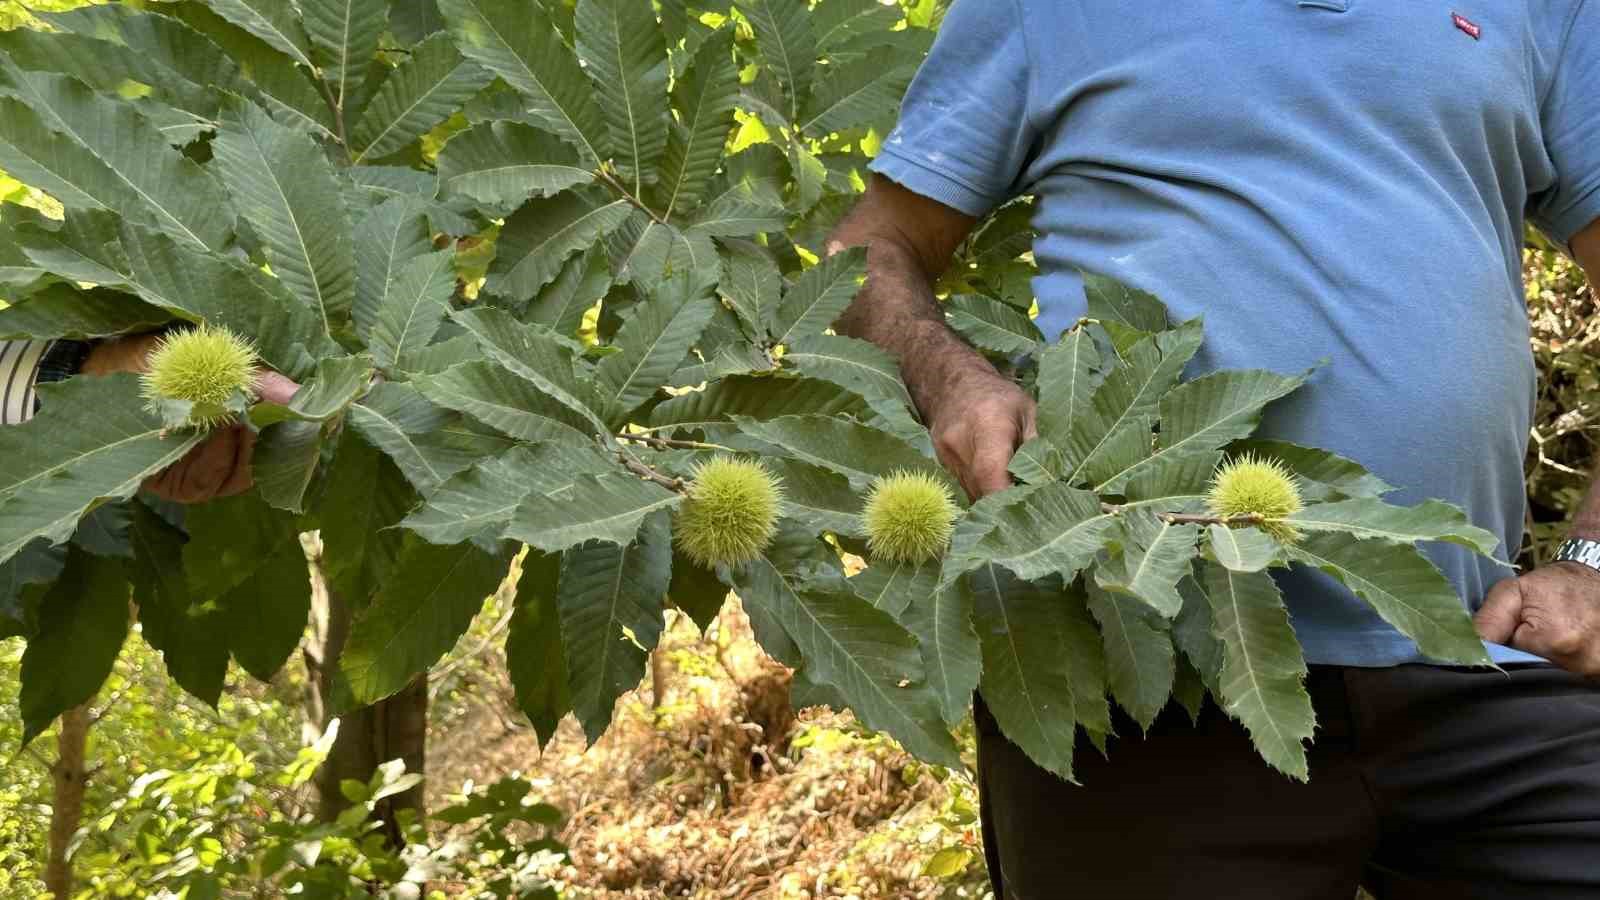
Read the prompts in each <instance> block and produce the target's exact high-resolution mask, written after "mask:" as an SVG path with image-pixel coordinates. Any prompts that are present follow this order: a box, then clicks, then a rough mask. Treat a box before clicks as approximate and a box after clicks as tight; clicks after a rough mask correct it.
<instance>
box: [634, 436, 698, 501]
mask: <svg viewBox="0 0 1600 900" xmlns="http://www.w3.org/2000/svg"><path fill="white" fill-rule="evenodd" d="M617 458H618V459H620V460H622V464H623V465H624V466H626V467H627V468H628V471H629V472H632V473H633V474H635V475H637V476H639V477H640V478H643V479H644V480H646V481H653V482H655V483H656V484H659V485H661V486H662V487H664V488H666V489H667V490H669V491H676V492H677V493H680V494H681V493H683V492H684V490H685V489H686V485H685V484H684V483H683V479H682V478H668V477H667V476H665V475H663V474H661V473H660V472H657V471H656V470H655V469H652V468H650V467H649V466H647V465H645V464H644V462H643V461H641V460H640V459H639V457H637V456H634V455H633V453H632V452H630V451H629V450H628V448H627V447H623V446H620V445H619V446H618V447H617Z"/></svg>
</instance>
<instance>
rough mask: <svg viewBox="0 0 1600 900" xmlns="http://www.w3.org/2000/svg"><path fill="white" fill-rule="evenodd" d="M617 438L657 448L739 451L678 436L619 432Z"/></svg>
mask: <svg viewBox="0 0 1600 900" xmlns="http://www.w3.org/2000/svg"><path fill="white" fill-rule="evenodd" d="M617 440H619V441H633V442H634V443H637V444H644V445H645V446H646V447H654V448H656V449H657V450H723V451H726V452H728V453H737V452H739V451H737V450H735V449H733V448H732V447H724V446H722V445H721V444H707V443H705V442H703V441H683V440H678V439H676V438H660V437H655V436H653V435H648V434H619V435H617Z"/></svg>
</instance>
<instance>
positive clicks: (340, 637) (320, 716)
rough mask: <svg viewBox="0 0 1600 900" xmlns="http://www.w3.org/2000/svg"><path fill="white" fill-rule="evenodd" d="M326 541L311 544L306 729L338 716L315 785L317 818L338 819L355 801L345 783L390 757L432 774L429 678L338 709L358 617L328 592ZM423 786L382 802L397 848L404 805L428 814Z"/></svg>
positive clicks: (315, 729) (380, 813)
mask: <svg viewBox="0 0 1600 900" xmlns="http://www.w3.org/2000/svg"><path fill="white" fill-rule="evenodd" d="M320 551H321V546H320V542H314V541H308V542H307V556H308V557H309V559H310V560H311V586H312V591H311V636H310V638H309V639H308V641H307V643H306V647H305V651H304V654H303V655H304V657H305V661H306V671H307V675H308V676H309V677H308V678H307V679H306V706H305V730H306V733H307V734H308V735H310V736H311V737H312V739H314V738H315V736H317V735H320V734H322V733H323V732H324V731H326V730H327V727H328V723H329V722H331V721H332V720H333V719H334V718H338V719H339V736H338V737H337V738H336V739H335V740H334V743H333V749H332V750H331V751H330V752H329V754H328V760H327V762H325V763H323V764H322V768H321V769H319V770H318V771H317V774H316V777H315V778H314V779H313V781H312V783H313V784H314V785H315V787H316V790H317V817H318V818H319V819H320V820H322V821H324V822H327V821H332V820H333V819H335V818H337V817H338V815H339V814H340V813H342V812H344V811H345V810H346V809H347V808H349V806H350V801H348V800H346V799H345V797H344V794H343V792H341V791H340V790H339V783H340V782H341V781H344V780H345V779H352V780H355V781H359V782H361V783H363V784H365V783H366V782H367V781H368V780H369V779H371V778H372V773H374V772H376V771H377V769H378V766H379V765H381V764H383V763H386V762H388V761H389V760H391V759H403V760H405V763H406V771H407V772H415V773H418V774H422V773H424V772H425V771H426V749H427V737H428V679H427V675H426V674H422V675H418V676H417V677H416V679H415V680H413V681H412V682H411V684H409V685H407V686H406V687H405V689H403V690H401V691H400V692H399V693H397V694H395V695H394V696H392V697H388V698H386V699H384V700H380V701H378V702H377V703H375V704H373V705H371V706H362V707H356V708H354V709H350V710H348V711H346V712H345V713H344V714H343V715H338V716H335V715H334V712H335V711H336V710H338V709H340V708H341V707H344V706H348V705H349V704H348V702H347V701H342V700H341V698H339V697H338V696H337V692H338V691H339V689H340V685H339V682H338V678H337V675H338V670H339V666H338V661H339V654H340V652H341V651H342V650H343V649H344V643H345V640H346V639H347V638H348V637H349V636H350V624H351V622H352V621H353V619H354V617H355V613H354V610H353V609H352V608H351V607H350V604H349V603H347V602H345V601H344V599H343V598H342V597H340V596H338V595H337V594H335V593H333V592H332V591H330V590H328V585H327V581H326V580H325V579H324V578H323V575H322V561H321V552H320ZM422 808H423V786H422V785H420V784H419V785H417V786H416V787H414V788H412V789H411V790H409V791H406V792H405V793H402V794H396V795H395V796H393V797H387V798H385V799H384V800H382V801H379V803H378V806H377V809H376V810H374V811H373V816H374V817H375V818H377V819H378V820H379V821H381V822H382V823H383V833H384V835H385V836H386V837H387V838H388V839H389V841H390V842H391V843H392V844H394V845H395V846H399V845H400V844H403V843H404V834H403V832H402V830H401V828H400V823H399V819H398V815H397V814H398V813H399V812H400V810H402V809H411V810H415V811H417V812H418V813H421V812H422Z"/></svg>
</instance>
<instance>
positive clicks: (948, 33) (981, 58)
mask: <svg viewBox="0 0 1600 900" xmlns="http://www.w3.org/2000/svg"><path fill="white" fill-rule="evenodd" d="M1028 82H1029V64H1028V50H1027V41H1026V36H1025V33H1024V27H1023V22H1022V16H1021V14H1020V13H1019V11H1018V9H1017V0H955V3H954V4H953V5H952V6H951V8H950V11H949V12H948V13H947V14H946V15H945V19H944V23H943V25H941V26H940V28H939V36H938V38H937V39H936V40H935V41H934V45H933V49H932V50H931V51H930V52H929V53H928V58H927V59H926V60H924V61H923V63H922V68H920V69H918V70H917V75H916V77H915V78H914V79H913V80H912V82H911V88H910V90H908V91H907V92H906V96H905V100H904V102H903V103H902V104H901V107H900V121H899V124H897V125H896V126H895V129H894V131H892V132H890V134H889V138H888V140H886V141H884V143H883V149H882V150H881V151H880V152H879V154H878V157H877V158H876V159H874V160H873V162H872V166H871V168H872V170H873V171H874V172H877V173H879V174H881V175H884V176H887V177H888V178H890V179H891V180H893V181H896V182H899V183H900V184H902V185H904V186H905V187H906V188H908V189H910V190H912V191H914V192H916V193H918V194H921V195H923V196H925V197H929V198H931V199H934V200H937V201H939V202H941V203H943V204H945V205H946V206H950V207H954V208H955V209H958V210H961V211H962V212H964V213H967V214H968V215H972V216H981V215H983V214H984V213H987V212H988V211H989V210H991V209H993V208H994V207H996V206H999V205H1000V204H1001V203H1004V202H1005V201H1006V200H1008V199H1010V198H1011V197H1012V196H1013V195H1014V194H1015V193H1017V192H1018V191H1017V186H1016V182H1017V180H1018V177H1019V176H1020V175H1021V173H1022V171H1023V169H1024V167H1025V166H1026V165H1027V163H1028V158H1029V156H1030V155H1031V154H1032V152H1033V145H1034V142H1035V140H1036V138H1037V132H1036V131H1035V129H1034V127H1033V125H1032V124H1031V122H1030V119H1029V113H1030V110H1029V108H1028V103H1029V99H1028V98H1029V91H1028Z"/></svg>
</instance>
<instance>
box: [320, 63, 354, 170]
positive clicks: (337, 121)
mask: <svg viewBox="0 0 1600 900" xmlns="http://www.w3.org/2000/svg"><path fill="white" fill-rule="evenodd" d="M316 82H317V84H318V85H319V86H321V88H322V99H323V100H326V101H327V102H328V112H331V113H333V128H334V131H335V132H336V133H337V135H338V138H339V144H340V146H342V147H344V152H345V153H346V154H347V155H348V154H349V153H350V141H349V139H348V138H346V137H345V136H344V108H343V107H341V106H340V105H339V101H338V100H335V99H333V90H332V89H331V88H329V87H328V83H327V82H326V81H323V80H322V79H321V78H317V79H316Z"/></svg>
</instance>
